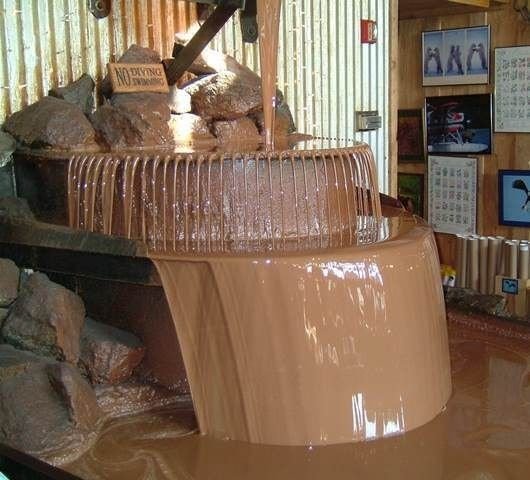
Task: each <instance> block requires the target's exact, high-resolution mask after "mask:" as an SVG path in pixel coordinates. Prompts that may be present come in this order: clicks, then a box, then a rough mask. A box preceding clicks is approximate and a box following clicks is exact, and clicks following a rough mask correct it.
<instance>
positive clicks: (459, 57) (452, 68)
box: [422, 25, 490, 87]
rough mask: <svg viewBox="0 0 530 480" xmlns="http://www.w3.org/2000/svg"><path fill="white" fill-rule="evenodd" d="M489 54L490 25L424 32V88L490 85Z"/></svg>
mask: <svg viewBox="0 0 530 480" xmlns="http://www.w3.org/2000/svg"><path fill="white" fill-rule="evenodd" d="M489 52H490V27H489V25H484V26H480V27H469V28H457V29H452V30H436V31H432V32H423V33H422V65H423V86H424V87H427V86H432V85H470V84H484V83H489V56H490V53H489Z"/></svg>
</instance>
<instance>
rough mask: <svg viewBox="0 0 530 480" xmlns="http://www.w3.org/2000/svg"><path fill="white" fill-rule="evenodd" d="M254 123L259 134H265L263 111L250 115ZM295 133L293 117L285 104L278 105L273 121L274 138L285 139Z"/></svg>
mask: <svg viewBox="0 0 530 480" xmlns="http://www.w3.org/2000/svg"><path fill="white" fill-rule="evenodd" d="M251 116H252V118H253V120H254V122H255V123H256V125H257V127H258V130H259V133H260V134H261V135H264V134H265V119H264V116H263V111H260V112H258V113H255V114H253V115H251ZM295 131H296V127H295V124H294V120H293V116H292V114H291V110H290V109H289V106H288V105H287V104H286V103H280V105H278V107H276V119H275V121H274V133H275V135H276V136H279V137H285V136H287V135H289V134H291V133H294V132H295Z"/></svg>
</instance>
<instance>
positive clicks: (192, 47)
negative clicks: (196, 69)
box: [166, 2, 238, 85]
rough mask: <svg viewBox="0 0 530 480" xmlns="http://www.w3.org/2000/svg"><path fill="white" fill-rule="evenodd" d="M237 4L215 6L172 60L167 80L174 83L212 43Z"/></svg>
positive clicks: (168, 68)
mask: <svg viewBox="0 0 530 480" xmlns="http://www.w3.org/2000/svg"><path fill="white" fill-rule="evenodd" d="M237 8H238V7H237V4H235V3H234V2H233V4H232V5H229V6H221V5H219V6H218V7H216V8H215V10H214V11H213V13H212V14H211V15H210V16H209V17H208V18H207V19H206V21H205V22H204V23H203V24H202V25H201V28H199V30H198V31H197V33H196V34H195V35H194V36H193V38H192V39H191V40H190V41H189V42H188V43H187V44H186V46H185V47H184V48H182V49H181V50H180V51H179V52H178V53H177V55H176V57H175V58H174V59H173V60H172V61H171V63H170V64H169V65H168V67H167V70H166V76H167V81H168V83H169V84H170V85H173V84H174V83H175V82H176V81H177V80H178V79H179V78H180V77H182V75H183V74H184V72H185V71H186V70H187V69H188V68H189V66H190V65H191V64H192V63H193V61H194V60H195V59H196V58H197V57H198V56H199V54H200V53H201V52H202V51H203V50H204V48H205V47H206V45H208V43H210V41H211V40H212V38H213V37H215V35H216V34H217V32H219V30H221V28H223V25H224V24H225V23H226V22H227V21H228V19H229V18H230V17H231V16H232V15H233V14H234V13H235V12H236V10H237Z"/></svg>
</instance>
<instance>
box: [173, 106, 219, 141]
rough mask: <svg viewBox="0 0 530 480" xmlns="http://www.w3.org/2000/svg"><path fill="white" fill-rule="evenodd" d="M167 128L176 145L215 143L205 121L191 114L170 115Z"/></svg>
mask: <svg viewBox="0 0 530 480" xmlns="http://www.w3.org/2000/svg"><path fill="white" fill-rule="evenodd" d="M169 128H170V129H171V132H172V133H173V137H174V139H175V142H176V143H187V142H193V141H195V140H211V141H215V138H214V136H213V135H212V133H211V132H210V129H209V127H208V123H207V122H206V120H204V119H203V118H201V117H199V116H198V115H194V114H193V113H184V114H182V115H171V120H170V121H169Z"/></svg>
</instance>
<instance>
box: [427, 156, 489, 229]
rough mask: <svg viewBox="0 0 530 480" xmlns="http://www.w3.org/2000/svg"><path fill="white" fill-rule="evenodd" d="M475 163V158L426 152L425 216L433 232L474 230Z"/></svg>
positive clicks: (475, 197)
mask: <svg viewBox="0 0 530 480" xmlns="http://www.w3.org/2000/svg"><path fill="white" fill-rule="evenodd" d="M477 165H478V162H477V159H476V158H471V157H446V156H438V155H429V157H428V161H427V172H428V176H427V178H428V196H427V199H428V207H429V208H428V215H427V218H428V222H429V223H430V224H431V226H432V228H433V230H434V231H435V232H440V233H451V234H454V235H458V234H462V235H472V234H475V233H476V229H477V171H478V166H477Z"/></svg>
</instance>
